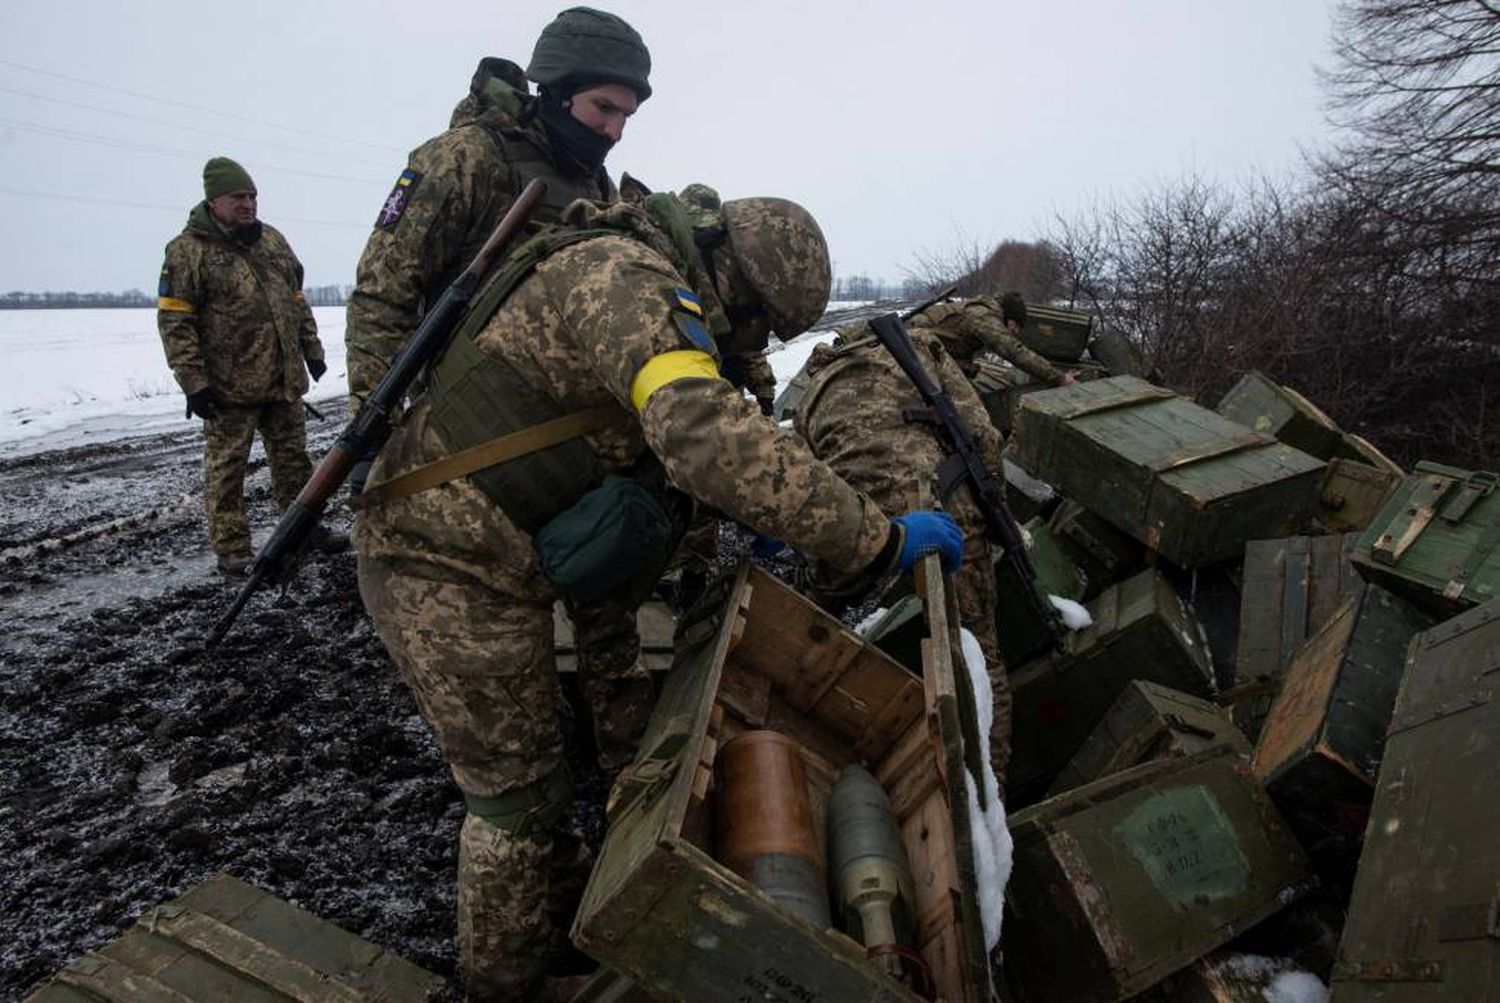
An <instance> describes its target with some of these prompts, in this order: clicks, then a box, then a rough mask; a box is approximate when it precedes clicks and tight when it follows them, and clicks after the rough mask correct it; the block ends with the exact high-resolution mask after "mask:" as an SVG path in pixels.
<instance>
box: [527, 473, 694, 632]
mask: <svg viewBox="0 0 1500 1003" xmlns="http://www.w3.org/2000/svg"><path fill="white" fill-rule="evenodd" d="M675 508H677V506H675V505H673V504H672V502H671V499H669V498H667V497H665V496H663V495H659V494H657V493H655V492H652V491H650V490H649V489H647V488H646V487H644V486H643V485H642V484H641V483H640V482H638V481H636V480H635V479H634V478H631V477H622V476H619V475H617V474H611V475H609V476H608V477H605V478H604V483H602V484H600V485H599V486H598V487H597V488H594V489H593V490H592V491H589V492H586V493H585V494H584V496H583V497H582V498H580V499H578V501H577V502H576V503H575V504H574V505H572V506H571V507H569V508H567V509H564V510H563V511H562V512H560V513H558V514H557V515H556V516H554V517H553V518H552V519H551V520H550V521H548V522H547V524H546V525H545V526H543V527H542V528H541V529H539V530H537V532H536V534H535V536H534V537H533V538H532V539H533V542H534V544H535V546H536V553H537V558H538V559H539V560H540V562H541V565H542V572H543V573H544V574H545V575H546V576H547V580H548V581H550V582H551V583H552V585H553V586H554V587H555V588H556V589H557V590H558V591H559V592H561V593H563V594H564V595H566V596H568V597H569V598H571V599H573V600H575V601H577V602H581V603H591V602H598V601H600V600H602V599H606V598H610V597H611V596H613V597H616V598H619V599H621V600H623V601H626V602H638V601H639V600H641V599H644V598H645V593H646V592H647V591H649V590H650V589H651V587H652V586H653V585H655V583H656V581H657V580H658V579H659V578H660V577H661V574H662V572H663V571H665V570H666V567H667V563H668V562H669V561H670V560H671V559H672V554H673V552H674V551H675V550H676V549H677V544H678V541H679V540H681V538H682V534H683V532H684V530H685V529H686V526H687V519H686V518H685V517H684V516H683V515H682V514H681V513H679V512H675V511H672V509H675Z"/></svg>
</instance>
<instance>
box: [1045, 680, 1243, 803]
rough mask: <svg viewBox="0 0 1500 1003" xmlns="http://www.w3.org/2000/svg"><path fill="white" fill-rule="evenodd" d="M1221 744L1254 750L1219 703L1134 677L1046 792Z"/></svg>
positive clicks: (1052, 793) (1240, 750)
mask: <svg viewBox="0 0 1500 1003" xmlns="http://www.w3.org/2000/svg"><path fill="white" fill-rule="evenodd" d="M1219 745H1222V746H1226V747H1228V748H1229V749H1232V750H1233V751H1234V752H1236V753H1237V754H1239V755H1243V756H1249V755H1250V743H1249V742H1247V741H1246V740H1245V736H1244V735H1242V734H1240V731H1239V729H1238V728H1236V727H1235V726H1234V722H1233V721H1231V720H1229V715H1227V714H1225V713H1224V711H1223V710H1221V709H1220V708H1219V707H1218V705H1217V704H1215V703H1213V702H1212V701H1210V700H1204V699H1202V698H1201V697H1195V696H1192V695H1191V694H1188V693H1179V692H1178V691H1177V690H1174V689H1172V688H1171V687H1169V686H1161V685H1158V684H1157V683H1152V682H1147V681H1146V680H1144V679H1135V680H1132V681H1131V683H1130V685H1128V686H1126V687H1125V689H1124V691H1122V692H1121V693H1120V695H1119V697H1117V698H1116V699H1115V702H1114V704H1113V706H1111V707H1110V708H1109V710H1108V711H1107V712H1106V713H1105V715H1104V720H1102V721H1100V722H1099V725H1098V727H1096V728H1095V729H1094V731H1093V734H1091V735H1089V737H1088V739H1087V740H1086V741H1085V742H1084V743H1083V745H1082V747H1081V748H1079V750H1078V752H1077V753H1075V754H1074V756H1073V758H1072V759H1070V760H1068V765H1067V766H1065V767H1064V768H1063V771H1062V773H1060V774H1058V777H1057V780H1056V781H1055V782H1054V783H1053V784H1052V789H1051V790H1049V791H1048V792H1047V796H1048V797H1056V796H1057V795H1059V794H1061V793H1063V792H1064V791H1070V790H1072V789H1073V788H1075V787H1082V786H1083V785H1084V784H1087V783H1092V782H1093V781H1095V780H1099V779H1101V778H1103V777H1107V776H1111V775H1112V774H1115V773H1119V772H1121V771H1122V770H1128V769H1129V768H1130V767H1132V766H1139V765H1140V764H1141V763H1149V762H1151V761H1153V760H1156V759H1172V758H1180V757H1182V756H1190V755H1192V754H1194V753H1196V752H1202V751H1203V750H1204V749H1211V748H1213V747H1215V746H1219Z"/></svg>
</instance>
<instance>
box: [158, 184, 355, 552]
mask: <svg viewBox="0 0 1500 1003" xmlns="http://www.w3.org/2000/svg"><path fill="white" fill-rule="evenodd" d="M203 194H204V201H202V202H200V203H198V205H197V206H195V207H194V208H193V210H192V212H191V213H190V214H189V215H188V222H187V226H186V227H184V228H183V231H182V233H181V234H180V235H178V236H177V237H176V238H174V239H173V240H172V242H171V243H169V244H168V245H167V257H166V264H164V265H163V266H162V270H161V283H160V286H159V288H158V290H157V293H158V297H157V301H156V306H157V314H156V319H157V328H158V329H159V331H160V332H161V342H162V347H163V348H164V349H165V350H166V353H167V364H168V365H170V366H171V367H172V375H173V376H175V377H176V378H177V383H178V385H179V386H181V387H182V392H183V393H184V394H186V395H187V415H188V417H192V416H193V415H194V414H197V415H198V416H199V417H201V418H202V419H203V439H204V447H205V448H204V454H203V480H204V490H203V498H204V503H205V505H206V507H207V509H208V536H209V541H210V543H211V544H212V545H213V549H214V553H216V554H217V555H218V558H219V570H220V571H222V572H223V573H225V574H230V575H242V574H244V573H245V572H246V570H247V569H248V567H249V564H250V559H251V549H250V523H249V521H248V520H247V519H246V517H245V464H246V461H247V460H248V458H249V456H250V444H251V441H252V440H253V439H254V438H255V433H256V431H257V430H258V431H259V432H260V436H261V441H262V442H263V443H264V444H265V447H266V456H267V459H268V460H269V461H270V467H271V490H272V493H273V494H274V495H275V496H276V503H277V504H278V505H279V506H281V508H283V509H285V508H286V507H287V506H288V505H289V504H291V502H292V500H293V499H294V498H296V496H297V492H298V491H299V490H301V488H302V485H303V484H304V483H305V482H306V481H307V479H308V476H309V475H310V474H311V473H312V463H311V461H309V460H308V458H307V431H306V419H305V418H304V417H303V414H302V395H303V394H304V393H306V392H307V387H308V382H307V376H308V373H311V374H312V378H313V379H318V378H319V377H320V376H322V375H323V373H324V371H325V370H326V369H327V364H326V363H325V362H324V361H323V346H322V344H321V343H320V342H319V341H318V325H317V322H316V321H314V320H313V314H312V310H311V309H310V308H309V307H308V305H307V301H306V300H305V299H304V298H303V296H302V264H301V262H299V261H298V260H297V256H296V255H295V254H293V253H292V249H291V248H290V247H289V246H287V242H286V238H285V237H283V236H282V235H281V233H280V232H279V231H277V230H276V229H275V228H274V227H272V226H268V225H266V224H265V223H262V222H261V221H260V220H258V219H257V218H256V200H255V183H254V182H253V181H252V180H251V179H250V175H249V174H248V173H247V172H246V171H245V169H244V168H243V167H241V166H240V165H239V164H237V163H235V162H234V161H232V160H230V159H228V158H227V157H215V158H214V159H212V160H210V161H209V162H208V163H207V164H205V165H204V168H203ZM304 364H305V365H306V368H305V369H304V368H303V366H304ZM315 542H316V543H317V544H318V545H320V546H322V547H324V548H325V549H330V548H333V547H337V546H339V545H341V544H342V543H343V542H344V541H343V538H342V534H331V533H328V532H327V531H326V530H323V531H321V532H320V535H319V536H318V537H317V539H316V541H315Z"/></svg>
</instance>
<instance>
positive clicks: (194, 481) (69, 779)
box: [0, 420, 462, 999]
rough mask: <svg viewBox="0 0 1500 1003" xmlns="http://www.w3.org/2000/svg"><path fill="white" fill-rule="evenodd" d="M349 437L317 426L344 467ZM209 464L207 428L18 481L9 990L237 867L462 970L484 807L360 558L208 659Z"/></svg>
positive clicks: (216, 605) (8, 674) (255, 507)
mask: <svg viewBox="0 0 1500 1003" xmlns="http://www.w3.org/2000/svg"><path fill="white" fill-rule="evenodd" d="M335 431H336V429H335V428H334V425H333V422H332V420H329V421H324V422H314V423H312V426H311V434H312V436H313V439H314V445H315V451H316V452H317V453H318V454H321V450H322V448H326V446H327V444H328V443H329V442H330V441H331V439H332V437H333V435H334V433H335ZM258 452H259V451H258V450H257V454H258ZM200 457H201V444H200V442H199V440H198V439H197V436H196V435H195V434H194V433H192V432H183V433H178V434H173V435H168V436H158V437H154V438H150V439H143V440H134V441H130V442H125V443H121V444H116V445H111V446H99V447H89V448H84V449H77V450H70V451H67V452H63V453H53V454H47V455H43V456H38V457H32V458H28V459H26V460H21V461H12V462H10V463H7V464H3V465H0V999H18V998H20V997H21V996H23V995H24V994H25V993H26V992H27V990H28V989H29V988H31V987H32V986H33V985H34V984H35V983H36V982H38V981H39V980H41V979H44V978H45V977H47V976H49V975H50V974H51V973H52V972H54V971H56V970H57V969H58V968H59V967H61V966H62V965H63V964H64V963H66V962H67V961H68V960H69V959H70V958H72V957H75V956H77V955H79V954H81V953H83V952H84V951H87V950H89V949H91V948H94V947H97V946H98V945H100V944H102V943H103V942H105V941H107V940H109V939H111V938H112V937H114V936H116V935H117V934H118V932H119V931H120V929H121V928H122V927H123V926H126V925H128V924H129V923H130V922H131V921H132V920H133V919H134V918H135V917H136V916H138V915H139V914H140V913H141V911H142V910H143V909H145V908H146V907H148V906H150V905H152V904H154V903H157V902H160V901H162V900H165V899H168V898H171V897H173V896H175V895H177V894H179V893H180V892H182V891H184V890H186V889H187V888H188V887H189V886H191V885H193V884H195V883H197V882H198V881H201V880H203V879H204V878H206V877H208V876H210V875H212V874H214V873H216V872H218V871H229V872H230V873H232V874H234V875H236V876H238V877H240V878H243V879H245V880H247V881H250V882H251V883H253V884H255V885H258V886H260V887H262V888H265V889H267V890H268V891H271V892H273V893H275V894H277V895H281V896H283V897H285V898H288V899H291V900H292V901H294V902H297V903H299V904H300V905H303V906H305V907H307V908H308V909H311V910H312V911H313V912H314V913H317V914H318V915H320V916H322V917H324V918H326V919H329V920H332V921H333V922H335V923H338V924H339V925H341V926H343V927H345V928H347V929H349V930H352V931H354V932H356V933H358V934H359V935H361V936H364V937H367V938H369V939H371V940H373V941H376V942H377V943H380V944H382V945H384V946H387V947H390V948H393V949H395V950H396V951H399V952H400V953H402V954H404V955H406V956H407V957H409V958H411V959H412V960H413V961H416V962H417V963H418V964H421V965H423V966H425V967H427V968H430V969H432V970H434V971H437V972H440V973H442V974H445V975H451V973H452V971H453V962H454V958H453V888H452V883H453V882H452V874H453V866H454V863H453V860H454V852H455V851H454V847H455V838H456V837H455V834H456V831H457V826H458V823H459V820H460V818H461V815H462V804H461V801H460V799H459V797H458V795H457V792H456V789H455V788H454V787H453V786H452V784H451V783H450V782H449V780H448V776H447V773H446V771H445V770H444V768H443V766H442V763H441V760H440V759H439V757H438V754H437V749H436V746H435V744H434V743H433V741H432V739H431V737H430V734H429V732H428V730H427V727H426V725H425V724H424V723H423V721H422V720H421V718H420V717H419V716H418V714H417V712H416V709H415V706H414V705H413V703H412V700H411V698H410V696H409V695H408V693H407V691H406V688H405V687H404V685H403V684H402V683H401V681H400V679H399V678H398V676H397V675H396V673H395V671H394V669H392V668H391V666H390V664H389V662H388V661H387V659H386V656H385V654H384V651H383V649H382V648H381V647H380V644H379V641H378V640H377V639H376V637H375V635H374V633H373V631H372V629H371V628H370V625H369V622H368V620H367V619H366V618H365V617H364V615H363V612H362V610H361V608H360V605H359V598H358V595H357V592H356V588H355V581H354V558H353V556H352V555H350V554H348V553H345V554H338V555H333V556H331V557H330V556H321V557H317V558H314V559H311V560H309V561H308V562H307V563H306V564H305V565H304V567H303V569H302V571H301V573H300V575H299V576H298V578H297V580H296V581H295V583H294V584H293V585H292V587H291V588H290V589H289V590H288V592H287V595H286V596H285V598H284V599H282V600H281V601H277V596H276V595H275V593H274V592H272V593H270V594H267V595H262V596H258V597H257V598H256V599H254V600H253V601H252V603H251V605H250V606H249V608H247V610H246V612H245V615H244V616H243V617H242V619H241V621H240V622H239V624H238V625H237V626H236V628H235V630H234V631H233V633H232V634H231V635H230V637H229V638H228V640H227V641H226V642H225V643H224V644H223V646H222V647H221V648H220V649H219V650H218V651H215V652H214V653H212V654H205V653H203V652H202V651H201V649H200V648H199V647H198V642H199V641H200V640H201V638H202V636H203V635H204V634H205V633H206V631H207V630H208V629H209V627H210V626H211V625H212V624H213V622H214V620H215V619H216V617H217V616H218V614H219V613H220V612H221V611H222V610H223V608H224V606H225V605H226V604H227V603H228V601H229V600H230V598H231V597H232V595H233V586H231V585H228V584H226V583H224V582H223V581H222V580H220V579H219V578H218V577H217V575H216V574H215V573H214V572H213V570H212V556H211V554H210V553H209V551H208V549H207V544H206V533H205V528H204V524H203V516H202V513H201V504H200V502H199V498H198V495H199V490H200V488H199V477H200V468H199V464H200V462H201V461H200ZM253 469H254V473H253V475H252V477H251V479H250V484H249V488H250V498H251V511H252V523H253V524H254V527H255V530H256V540H257V542H259V541H260V540H262V539H264V537H265V535H266V533H267V532H268V529H269V527H270V525H271V524H272V523H273V521H274V518H275V512H274V507H273V505H272V503H271V501H270V497H269V491H268V487H267V478H266V472H265V470H264V466H263V462H261V461H253ZM332 522H333V523H334V524H335V525H342V526H345V527H347V524H348V522H349V514H348V512H347V511H346V510H342V509H341V510H339V511H337V512H335V513H334V515H333V518H332Z"/></svg>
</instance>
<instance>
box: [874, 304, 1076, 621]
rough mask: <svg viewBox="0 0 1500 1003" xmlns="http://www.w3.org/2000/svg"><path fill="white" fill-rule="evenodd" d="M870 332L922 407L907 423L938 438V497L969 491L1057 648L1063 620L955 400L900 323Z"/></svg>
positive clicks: (885, 319) (891, 319)
mask: <svg viewBox="0 0 1500 1003" xmlns="http://www.w3.org/2000/svg"><path fill="white" fill-rule="evenodd" d="M870 330H871V331H873V332H874V333H875V337H876V338H878V339H879V340H880V343H881V344H882V345H884V346H885V347H886V350H887V351H888V352H890V353H891V355H892V357H893V358H895V360H896V364H897V365H898V366H900V367H901V371H902V372H903V373H905V374H906V378H907V379H909V380H911V382H912V385H913V386H915V387H916V388H917V393H919V394H921V395H922V400H923V401H924V402H926V405H927V406H926V407H920V408H907V409H906V412H905V417H906V420H907V421H915V422H922V423H924V424H929V425H932V426H934V427H935V428H936V429H937V432H938V435H939V436H941V437H942V440H943V445H944V447H945V448H946V450H947V452H948V458H947V459H946V460H944V461H943V465H942V466H941V467H940V468H939V469H938V486H939V491H940V493H941V494H942V495H943V496H946V495H947V494H948V492H949V491H950V490H951V489H952V488H953V487H954V486H956V485H957V484H959V483H960V482H962V483H965V484H967V485H968V486H969V492H970V494H971V495H972V496H973V498H974V503H975V505H977V506H978V507H979V511H980V513H981V514H982V515H983V516H984V522H985V528H986V529H987V530H988V531H989V534H990V536H991V537H992V538H993V539H994V540H995V541H996V542H998V543H999V544H1000V546H1001V547H1002V548H1004V559H1005V561H1006V562H1007V563H1009V564H1010V566H1011V569H1012V570H1014V571H1015V573H1016V577H1017V578H1018V579H1019V580H1020V582H1021V585H1022V588H1023V590H1024V591H1025V593H1026V595H1027V597H1028V598H1029V599H1030V600H1031V605H1032V606H1033V607H1034V608H1035V611H1036V613H1037V615H1039V616H1040V617H1041V618H1042V622H1043V623H1045V624H1046V625H1047V630H1048V632H1050V633H1051V635H1052V643H1053V645H1054V646H1060V645H1061V644H1062V639H1063V637H1065V636H1066V634H1067V628H1066V627H1065V626H1064V625H1063V620H1062V614H1060V613H1059V612H1058V611H1057V609H1056V607H1054V606H1053V605H1052V603H1051V602H1050V601H1049V600H1048V599H1047V597H1046V596H1044V595H1042V593H1041V590H1040V589H1039V588H1038V587H1037V575H1036V566H1035V565H1033V564H1032V563H1031V557H1030V556H1029V555H1028V554H1027V553H1026V543H1025V541H1024V540H1023V539H1022V536H1021V527H1020V526H1018V525H1016V520H1015V517H1014V516H1012V515H1011V514H1010V510H1009V509H1007V508H1006V507H1005V495H1004V489H1003V488H1002V487H1001V486H1000V482H999V481H997V480H995V475H994V474H992V473H990V470H989V468H988V467H986V466H985V465H984V458H983V457H981V456H980V455H979V446H978V444H977V443H976V442H975V441H974V437H973V436H972V435H971V434H970V433H969V429H968V426H967V425H965V424H964V421H963V418H962V417H960V416H959V413H958V409H957V408H955V407H954V406H953V398H951V397H949V396H948V393H947V391H945V390H944V389H943V388H942V387H940V386H938V385H937V383H936V382H935V381H934V380H933V378H932V377H931V376H929V375H928V373H927V370H926V369H924V368H922V360H921V359H920V358H919V357H918V356H917V347H916V345H914V344H913V343H912V340H911V335H910V334H908V333H907V330H906V325H905V324H903V323H901V318H899V317H897V316H896V315H895V314H893V313H888V314H884V315H882V316H880V317H876V318H875V319H874V320H872V321H870Z"/></svg>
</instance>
